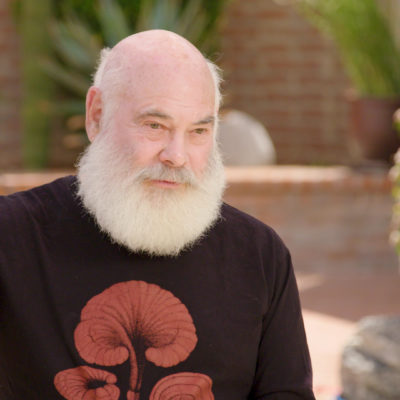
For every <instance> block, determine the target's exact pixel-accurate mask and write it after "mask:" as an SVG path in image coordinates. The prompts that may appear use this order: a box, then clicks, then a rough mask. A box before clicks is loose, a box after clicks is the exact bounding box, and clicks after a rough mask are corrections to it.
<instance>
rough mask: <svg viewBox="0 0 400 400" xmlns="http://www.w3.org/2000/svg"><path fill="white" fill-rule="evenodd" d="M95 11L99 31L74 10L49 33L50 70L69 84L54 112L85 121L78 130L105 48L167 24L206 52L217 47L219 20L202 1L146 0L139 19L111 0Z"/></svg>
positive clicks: (76, 125) (62, 83)
mask: <svg viewBox="0 0 400 400" xmlns="http://www.w3.org/2000/svg"><path fill="white" fill-rule="evenodd" d="M225 1H226V0H225ZM95 12H96V17H97V21H98V23H99V26H100V29H99V30H100V34H99V33H98V32H97V31H96V30H95V29H93V27H92V26H91V25H90V24H89V23H88V22H87V21H85V20H83V19H82V18H80V17H78V16H77V14H76V13H74V12H72V11H69V12H65V13H64V18H63V19H62V20H55V21H53V22H52V23H51V25H50V34H51V37H52V41H53V43H54V50H55V54H56V57H52V58H49V57H47V58H43V59H42V60H41V66H42V67H43V69H44V70H45V71H46V72H47V74H48V75H49V76H51V77H52V78H53V79H54V81H56V83H57V84H58V85H60V86H62V87H63V88H64V89H65V95H64V99H62V100H60V101H58V102H57V104H54V105H53V108H52V111H53V113H55V114H59V115H63V116H67V117H71V116H73V119H72V120H70V121H75V122H76V121H77V120H78V121H79V120H80V121H81V123H80V124H79V123H73V124H70V125H73V128H74V129H82V128H83V114H84V111H85V94H86V92H87V89H88V88H89V86H90V84H91V74H92V73H93V71H94V69H95V66H96V64H97V62H98V55H99V53H100V50H101V49H102V48H103V47H112V46H114V45H115V44H116V43H117V42H118V41H120V40H121V39H122V38H124V37H126V36H128V35H130V34H132V33H135V32H137V31H142V30H147V29H167V30H170V31H174V32H176V33H178V34H180V35H181V36H184V37H186V38H187V39H188V40H189V41H191V42H192V43H193V44H195V45H196V46H197V47H199V48H200V49H201V50H202V51H203V52H205V53H207V52H210V51H212V50H213V49H214V48H215V23H213V21H210V18H209V17H208V15H207V13H206V12H205V9H204V4H203V1H202V0H188V1H185V2H182V1H181V0H169V1H165V0H146V1H145V0H142V1H141V7H140V10H139V13H138V15H136V16H135V19H134V20H133V18H132V20H130V19H129V18H128V17H127V16H126V15H125V14H124V12H123V9H122V6H121V5H120V4H119V3H118V2H116V1H112V0H98V7H97V8H96V9H95ZM214 22H215V21H214ZM210 23H211V25H212V26H210ZM77 116H82V118H80V119H79V117H78V118H77Z"/></svg>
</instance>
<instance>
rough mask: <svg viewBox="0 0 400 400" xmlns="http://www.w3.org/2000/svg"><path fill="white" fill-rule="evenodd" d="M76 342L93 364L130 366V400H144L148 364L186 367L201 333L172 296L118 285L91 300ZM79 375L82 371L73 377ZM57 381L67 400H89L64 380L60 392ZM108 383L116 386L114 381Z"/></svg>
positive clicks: (138, 284) (133, 284) (134, 284)
mask: <svg viewBox="0 0 400 400" xmlns="http://www.w3.org/2000/svg"><path fill="white" fill-rule="evenodd" d="M74 339H75V346H76V348H77V350H78V352H79V354H80V356H81V357H82V358H83V359H84V360H85V361H86V362H88V363H91V364H96V365H101V366H115V365H118V364H122V363H124V362H127V361H128V362H129V365H130V379H129V390H128V393H127V397H126V398H127V399H128V400H138V399H139V398H140V388H141V383H142V377H143V372H144V368H145V363H146V360H147V361H150V362H152V363H154V364H155V365H157V366H159V367H172V366H174V365H177V364H179V363H180V362H182V361H184V360H185V359H186V358H187V357H188V356H189V355H190V353H191V352H192V351H193V349H194V348H195V346H196V344H197V336H196V328H195V326H194V324H193V320H192V317H191V316H190V314H189V311H188V309H187V308H186V306H185V305H184V304H183V303H182V302H181V301H180V300H179V299H178V298H177V297H175V296H174V295H173V294H172V293H171V292H169V291H167V290H164V289H162V288H160V287H159V286H157V285H155V284H150V283H146V282H143V281H129V282H121V283H117V284H114V285H112V286H111V287H109V288H108V289H106V290H104V291H103V292H101V293H100V294H98V295H96V296H94V297H92V298H91V299H90V300H89V301H88V302H87V304H86V305H85V307H84V308H83V309H82V312H81V321H80V322H79V324H78V325H77V327H76V329H75V332H74ZM85 368H86V369H82V371H86V372H87V371H89V370H88V369H87V368H88V367H85ZM67 371H70V370H67ZM79 371H80V370H79V368H77V369H75V370H74V373H78V372H79ZM71 372H72V370H71ZM60 374H61V375H60ZM57 376H58V378H57V379H55V382H54V384H55V386H56V389H57V390H58V391H59V393H60V394H62V395H63V396H65V398H67V399H68V400H83V399H86V397H85V396H84V397H82V394H78V391H74V390H68V387H67V386H68V382H69V380H62V382H63V384H62V387H61V380H60V378H61V377H63V374H62V373H59V374H57V375H56V377H57ZM104 376H107V377H108V375H104ZM208 379H209V378H208ZM107 382H109V384H115V381H114V379H112V380H111V379H110V378H108V379H107ZM210 382H211V380H210ZM72 393H75V395H73V394H72ZM79 393H83V392H79ZM96 393H99V394H100V393H101V396H100V395H99V396H97V395H96ZM66 394H67V396H66ZM114 396H115V392H114V393H113V395H111V393H110V394H109V395H108V394H107V393H106V391H104V390H102V391H97V392H96V391H93V390H92V391H91V392H90V399H91V400H92V399H93V400H97V399H104V400H108V399H109V400H113V399H114V398H115V397H114Z"/></svg>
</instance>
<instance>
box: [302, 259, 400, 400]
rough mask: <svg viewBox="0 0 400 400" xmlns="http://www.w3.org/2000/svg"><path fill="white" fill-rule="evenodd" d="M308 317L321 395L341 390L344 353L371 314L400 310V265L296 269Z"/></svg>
mask: <svg viewBox="0 0 400 400" xmlns="http://www.w3.org/2000/svg"><path fill="white" fill-rule="evenodd" d="M296 275H297V280H298V285H299V289H300V297H301V301H302V306H303V313H304V321H305V325H306V331H307V337H308V342H309V347H310V353H311V359H312V362H313V368H314V389H315V394H316V396H317V399H318V400H333V399H334V398H335V396H336V395H337V394H339V393H340V356H341V352H342V349H343V346H344V345H345V344H346V342H347V341H348V339H349V338H350V336H351V335H352V333H353V332H354V331H355V329H356V324H357V321H358V320H359V319H361V318H362V317H364V316H367V315H377V314H400V274H399V271H398V270H397V267H393V268H391V269H388V268H387V267H382V268H380V269H378V268H377V269H375V270H370V271H367V272H363V271H362V269H361V268H357V269H352V270H349V271H347V272H343V271H332V270H328V271H322V272H311V271H309V272H305V271H296Z"/></svg>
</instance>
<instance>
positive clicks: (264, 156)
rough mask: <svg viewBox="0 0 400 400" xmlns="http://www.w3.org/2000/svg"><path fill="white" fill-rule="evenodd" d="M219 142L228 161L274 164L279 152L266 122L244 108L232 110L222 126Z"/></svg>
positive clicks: (233, 163) (221, 122) (228, 163)
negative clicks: (265, 124) (251, 114)
mask: <svg viewBox="0 0 400 400" xmlns="http://www.w3.org/2000/svg"><path fill="white" fill-rule="evenodd" d="M218 142H219V144H220V148H221V153H222V156H223V159H224V163H225V165H237V166H239V165H242V166H244V165H270V164H275V163H276V152H275V147H274V145H273V143H272V140H271V138H270V136H269V134H268V132H267V130H266V129H265V127H264V125H263V124H262V123H261V122H259V121H258V120H256V119H255V118H253V117H252V116H250V115H249V114H246V113H244V112H242V111H238V110H229V111H226V112H225V113H224V114H223V115H222V117H221V121H220V124H219V128H218Z"/></svg>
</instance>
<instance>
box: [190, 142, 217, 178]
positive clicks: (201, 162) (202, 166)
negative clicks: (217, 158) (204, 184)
mask: <svg viewBox="0 0 400 400" xmlns="http://www.w3.org/2000/svg"><path fill="white" fill-rule="evenodd" d="M212 147H213V143H212V142H211V143H209V144H207V145H205V146H202V147H201V148H196V149H194V151H193V153H192V155H191V166H192V169H193V172H194V173H196V174H197V175H199V176H200V175H202V174H203V172H204V171H205V170H206V168H207V165H208V162H209V159H210V157H211V152H212Z"/></svg>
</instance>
